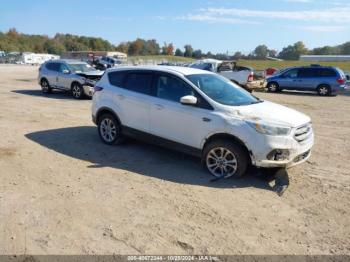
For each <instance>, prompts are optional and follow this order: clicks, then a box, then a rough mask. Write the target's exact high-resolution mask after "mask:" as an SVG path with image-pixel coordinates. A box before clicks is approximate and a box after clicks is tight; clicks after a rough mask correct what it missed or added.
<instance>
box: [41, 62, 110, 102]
mask: <svg viewBox="0 0 350 262" xmlns="http://www.w3.org/2000/svg"><path fill="white" fill-rule="evenodd" d="M102 75H103V71H99V70H96V69H94V68H93V67H92V66H91V65H89V64H88V63H85V62H81V61H75V60H50V61H48V62H46V63H44V64H43V65H41V66H40V68H39V77H38V81H39V84H40V85H41V89H42V91H43V92H44V93H51V92H52V90H53V89H59V90H64V91H71V93H72V96H73V97H74V98H76V99H80V98H82V97H83V96H84V95H86V96H90V97H91V96H92V94H93V87H94V85H95V83H96V81H98V80H99V79H100V78H101V76H102Z"/></svg>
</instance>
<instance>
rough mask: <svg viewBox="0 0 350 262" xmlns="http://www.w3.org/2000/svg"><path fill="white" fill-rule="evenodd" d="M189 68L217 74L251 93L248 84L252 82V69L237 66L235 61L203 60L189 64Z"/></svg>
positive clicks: (250, 87)
mask: <svg viewBox="0 0 350 262" xmlns="http://www.w3.org/2000/svg"><path fill="white" fill-rule="evenodd" d="M190 67H192V68H197V69H201V70H206V71H210V72H214V73H218V74H220V75H222V76H224V77H226V78H227V79H229V80H231V81H232V82H233V83H235V84H237V85H239V86H241V87H243V88H244V89H246V90H247V91H249V92H251V91H252V86H251V85H250V83H251V82H253V81H254V71H253V69H252V68H250V67H247V66H239V65H237V63H236V62H235V61H221V60H216V59H203V60H199V61H197V62H195V63H193V64H191V65H190Z"/></svg>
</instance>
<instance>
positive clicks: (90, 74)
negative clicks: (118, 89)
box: [76, 70, 104, 77]
mask: <svg viewBox="0 0 350 262" xmlns="http://www.w3.org/2000/svg"><path fill="white" fill-rule="evenodd" d="M103 73H104V72H103V71H99V70H96V71H90V72H81V73H76V74H77V75H80V76H84V77H90V76H92V77H96V76H99V77H101V76H102V75H103Z"/></svg>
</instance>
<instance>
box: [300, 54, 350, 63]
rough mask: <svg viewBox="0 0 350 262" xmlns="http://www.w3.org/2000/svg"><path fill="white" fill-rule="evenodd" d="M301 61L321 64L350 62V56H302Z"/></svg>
mask: <svg viewBox="0 0 350 262" xmlns="http://www.w3.org/2000/svg"><path fill="white" fill-rule="evenodd" d="M299 60H300V61H319V62H322V61H325V62H336V61H350V55H302V56H300V58H299Z"/></svg>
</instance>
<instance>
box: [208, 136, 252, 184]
mask: <svg viewBox="0 0 350 262" xmlns="http://www.w3.org/2000/svg"><path fill="white" fill-rule="evenodd" d="M202 157H203V163H204V164H205V166H206V168H207V169H208V171H209V172H210V173H211V174H212V175H213V176H215V177H224V178H228V177H234V178H240V177H242V176H243V175H244V174H245V172H246V170H247V167H248V164H249V159H248V155H247V153H246V150H245V149H244V148H243V147H242V146H240V145H237V144H235V143H233V142H231V141H229V140H225V139H218V140H214V141H212V142H209V143H208V144H207V145H206V146H205V147H204V150H203V156H202Z"/></svg>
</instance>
